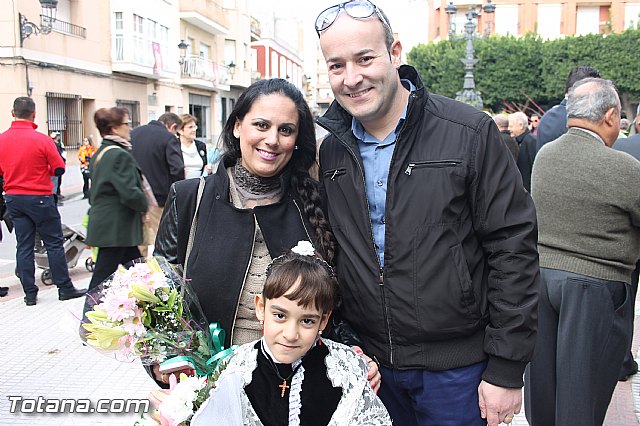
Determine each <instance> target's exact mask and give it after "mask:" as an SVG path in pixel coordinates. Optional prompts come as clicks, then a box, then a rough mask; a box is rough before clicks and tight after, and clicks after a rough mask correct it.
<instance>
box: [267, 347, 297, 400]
mask: <svg viewBox="0 0 640 426" xmlns="http://www.w3.org/2000/svg"><path fill="white" fill-rule="evenodd" d="M263 345H264V342H263ZM261 350H262V353H263V354H264V356H265V358H267V361H269V365H271V367H272V368H273V371H274V372H275V373H276V376H278V379H280V380H282V383H280V384H279V385H278V387H279V388H280V389H281V390H282V392H280V398H284V394H285V393H286V392H287V389H291V386H289V385H288V384H287V382H288V381H289V379H291V378H293V376H295V375H296V372H297V371H298V369H299V368H300V367H302V360H301V359H300V360H299V361H298V365H296V366H295V367H293V370H292V371H291V374H289V375H288V376H287V377H282V375H280V371H279V370H278V366H277V365H276V363H275V361H274V360H273V358H271V356H270V355H269V354H268V353H267V352H266V351H265V350H264V346H261ZM293 365H295V363H294V364H292V366H293Z"/></svg>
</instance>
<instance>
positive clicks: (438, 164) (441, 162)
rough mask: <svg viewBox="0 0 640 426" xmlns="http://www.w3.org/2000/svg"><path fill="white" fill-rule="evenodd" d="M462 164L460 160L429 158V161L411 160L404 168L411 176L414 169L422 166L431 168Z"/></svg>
mask: <svg viewBox="0 0 640 426" xmlns="http://www.w3.org/2000/svg"><path fill="white" fill-rule="evenodd" d="M461 164H462V161H460V160H427V161H411V162H409V164H408V165H407V168H406V169H405V170H404V173H405V174H406V175H407V176H411V173H412V171H413V169H419V168H422V167H430V168H438V169H439V168H444V167H458V166H459V165H461Z"/></svg>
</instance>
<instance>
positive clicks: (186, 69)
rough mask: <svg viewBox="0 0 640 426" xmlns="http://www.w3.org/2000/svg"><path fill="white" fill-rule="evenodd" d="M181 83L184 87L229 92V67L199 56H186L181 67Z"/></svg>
mask: <svg viewBox="0 0 640 426" xmlns="http://www.w3.org/2000/svg"><path fill="white" fill-rule="evenodd" d="M180 71H181V82H182V84H184V85H185V86H191V87H196V88H199V89H208V90H229V84H230V80H231V78H230V73H229V67H227V66H226V65H222V64H219V63H217V62H214V61H211V60H209V59H205V58H201V57H200V56H195V55H191V56H187V57H185V58H184V62H183V63H182V67H181V70H180Z"/></svg>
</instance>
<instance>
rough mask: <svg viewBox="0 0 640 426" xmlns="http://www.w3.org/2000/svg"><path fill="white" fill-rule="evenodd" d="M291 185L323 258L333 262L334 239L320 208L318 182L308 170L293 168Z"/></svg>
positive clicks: (320, 200) (320, 199) (330, 262)
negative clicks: (312, 230) (302, 171)
mask: <svg viewBox="0 0 640 426" xmlns="http://www.w3.org/2000/svg"><path fill="white" fill-rule="evenodd" d="M291 186H292V188H293V189H294V190H295V192H296V193H297V195H298V198H299V199H300V201H302V204H303V205H302V210H303V213H304V215H305V216H306V217H307V219H308V220H309V223H310V224H311V226H313V228H314V230H315V233H316V238H317V239H318V242H319V243H320V247H321V248H322V250H323V251H324V253H323V255H324V257H325V260H326V261H327V262H328V263H329V264H333V259H334V256H335V240H334V238H333V233H332V232H331V227H330V225H329V221H328V220H327V219H326V217H325V214H324V210H322V198H321V196H320V184H319V183H318V182H317V181H316V180H315V179H313V178H312V177H311V176H310V175H309V172H306V173H301V172H300V171H299V170H295V171H294V172H293V173H292V175H291Z"/></svg>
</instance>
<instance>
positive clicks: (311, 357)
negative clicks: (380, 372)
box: [191, 242, 391, 426]
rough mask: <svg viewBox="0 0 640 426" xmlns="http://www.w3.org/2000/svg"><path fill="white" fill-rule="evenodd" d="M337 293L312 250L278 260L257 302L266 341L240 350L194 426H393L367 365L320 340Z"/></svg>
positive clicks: (300, 248) (304, 246)
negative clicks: (369, 380)
mask: <svg viewBox="0 0 640 426" xmlns="http://www.w3.org/2000/svg"><path fill="white" fill-rule="evenodd" d="M336 292H337V283H336V280H335V277H334V274H333V270H332V269H331V268H330V267H329V265H328V264H327V263H326V262H324V261H323V260H321V259H320V258H319V257H316V255H315V252H314V250H313V247H312V246H311V244H310V243H308V242H300V243H299V244H298V245H297V246H296V247H294V248H293V249H292V250H291V252H290V253H287V254H285V255H283V256H280V257H277V258H275V259H274V260H273V262H272V263H271V265H269V268H268V269H267V279H266V282H265V285H264V290H263V292H262V294H261V295H256V297H255V305H256V314H257V316H258V319H259V320H260V322H261V323H262V324H263V326H264V331H263V333H264V337H263V338H262V339H260V340H258V341H257V342H253V343H248V344H246V345H243V346H240V347H239V348H238V349H236V351H235V352H234V354H233V356H232V357H231V358H230V360H229V362H228V365H227V367H226V368H225V370H224V371H223V372H222V373H221V375H220V377H219V378H218V380H217V381H216V387H215V388H214V389H213V390H212V392H211V395H210V397H209V399H208V400H207V401H206V402H205V403H204V404H203V405H202V407H201V408H200V410H199V411H198V412H197V413H196V414H195V415H194V417H193V419H192V421H191V425H192V426H200V425H212V424H215V425H233V426H236V425H264V426H270V425H274V426H275V425H278V426H280V425H283V426H291V425H304V426H313V425H323V426H326V425H330V426H337V425H363V426H364V425H367V426H371V425H391V420H390V418H389V414H388V413H387V410H386V409H385V408H384V406H383V405H382V402H381V401H380V399H378V397H377V396H376V394H375V393H374V391H373V390H372V389H371V386H370V385H369V382H368V380H367V371H368V367H367V363H366V361H365V360H364V358H363V357H361V356H359V355H357V354H356V353H355V352H354V351H353V350H352V349H351V348H349V347H348V346H345V345H342V344H339V343H335V342H332V341H330V340H326V339H323V338H322V337H321V335H322V331H323V330H324V328H325V327H326V325H327V322H328V319H329V316H330V315H331V311H332V309H333V308H334V306H335V303H336V297H337V296H336Z"/></svg>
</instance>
